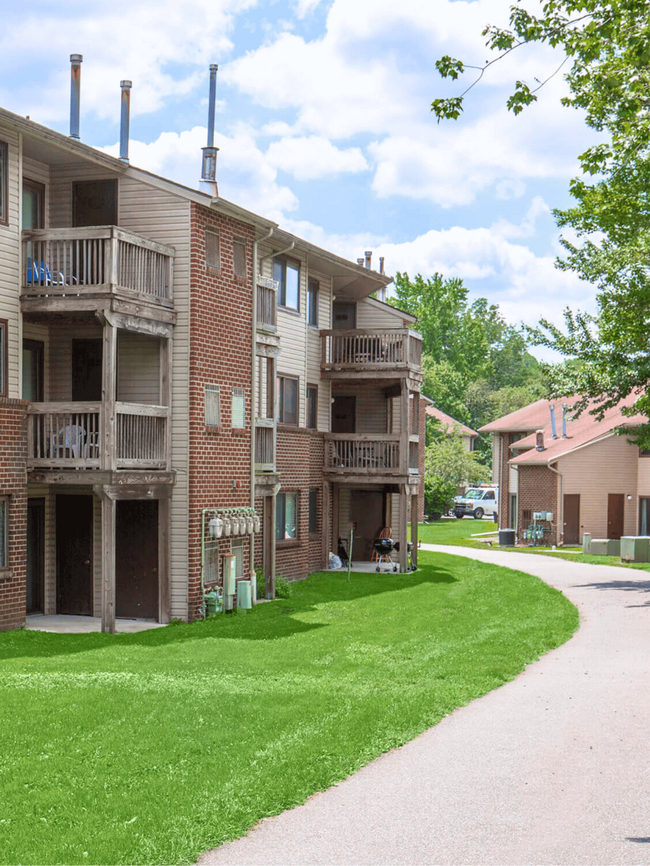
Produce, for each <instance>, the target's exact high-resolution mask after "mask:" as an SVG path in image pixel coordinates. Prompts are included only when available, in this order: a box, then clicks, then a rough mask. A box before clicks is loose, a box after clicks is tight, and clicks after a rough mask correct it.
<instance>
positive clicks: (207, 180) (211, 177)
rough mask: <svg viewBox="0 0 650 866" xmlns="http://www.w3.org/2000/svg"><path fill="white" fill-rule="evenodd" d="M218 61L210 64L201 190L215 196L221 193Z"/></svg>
mask: <svg viewBox="0 0 650 866" xmlns="http://www.w3.org/2000/svg"><path fill="white" fill-rule="evenodd" d="M218 69H219V67H218V65H217V64H216V63H211V64H210V95H209V97H208V146H207V147H203V148H201V150H202V151H203V165H202V170H201V190H202V191H203V192H207V193H208V195H211V196H212V197H213V198H216V197H217V196H218V195H219V188H218V187H217V153H218V152H219V148H218V147H215V146H214V111H215V105H216V101H217V70H218Z"/></svg>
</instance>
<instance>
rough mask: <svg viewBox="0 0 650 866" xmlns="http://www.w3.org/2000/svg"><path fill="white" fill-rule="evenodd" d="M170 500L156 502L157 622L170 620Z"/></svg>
mask: <svg viewBox="0 0 650 866" xmlns="http://www.w3.org/2000/svg"><path fill="white" fill-rule="evenodd" d="M170 536H171V499H169V498H164V499H159V500H158V621H159V622H164V623H168V622H169V621H170V620H171V586H170V567H169V564H170Z"/></svg>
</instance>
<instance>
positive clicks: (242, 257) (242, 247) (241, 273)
mask: <svg viewBox="0 0 650 866" xmlns="http://www.w3.org/2000/svg"><path fill="white" fill-rule="evenodd" d="M232 258H233V270H234V272H235V273H236V274H237V276H238V277H245V276H246V241H243V240H241V239H240V238H235V239H234V240H233V242H232Z"/></svg>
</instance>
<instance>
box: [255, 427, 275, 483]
mask: <svg viewBox="0 0 650 866" xmlns="http://www.w3.org/2000/svg"><path fill="white" fill-rule="evenodd" d="M263 425H264V426H263ZM255 468H256V469H257V470H259V471H260V472H273V471H274V470H275V430H274V425H273V422H272V421H270V422H266V421H264V420H260V419H258V420H257V421H256V422H255Z"/></svg>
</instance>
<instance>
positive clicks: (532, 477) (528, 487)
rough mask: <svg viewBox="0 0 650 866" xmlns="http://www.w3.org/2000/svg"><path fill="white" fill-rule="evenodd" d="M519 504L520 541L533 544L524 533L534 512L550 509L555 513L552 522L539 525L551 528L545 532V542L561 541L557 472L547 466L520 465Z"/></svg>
mask: <svg viewBox="0 0 650 866" xmlns="http://www.w3.org/2000/svg"><path fill="white" fill-rule="evenodd" d="M517 504H518V510H519V520H518V529H517V540H518V541H519V542H520V543H522V544H532V541H526V540H524V537H523V534H524V531H525V530H526V529H528V527H529V526H530V524H531V523H532V522H533V513H534V512H535V511H550V512H551V513H552V514H553V523H552V524H551V523H540V524H538V525H539V526H542V527H545V528H546V529H548V530H549V532H547V533H544V543H548V544H558V543H559V541H558V531H557V518H558V513H557V475H556V474H555V472H551V470H550V469H549V468H548V467H547V466H520V468H519V496H518V499H517ZM524 512H526V514H524ZM538 543H539V542H538Z"/></svg>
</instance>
